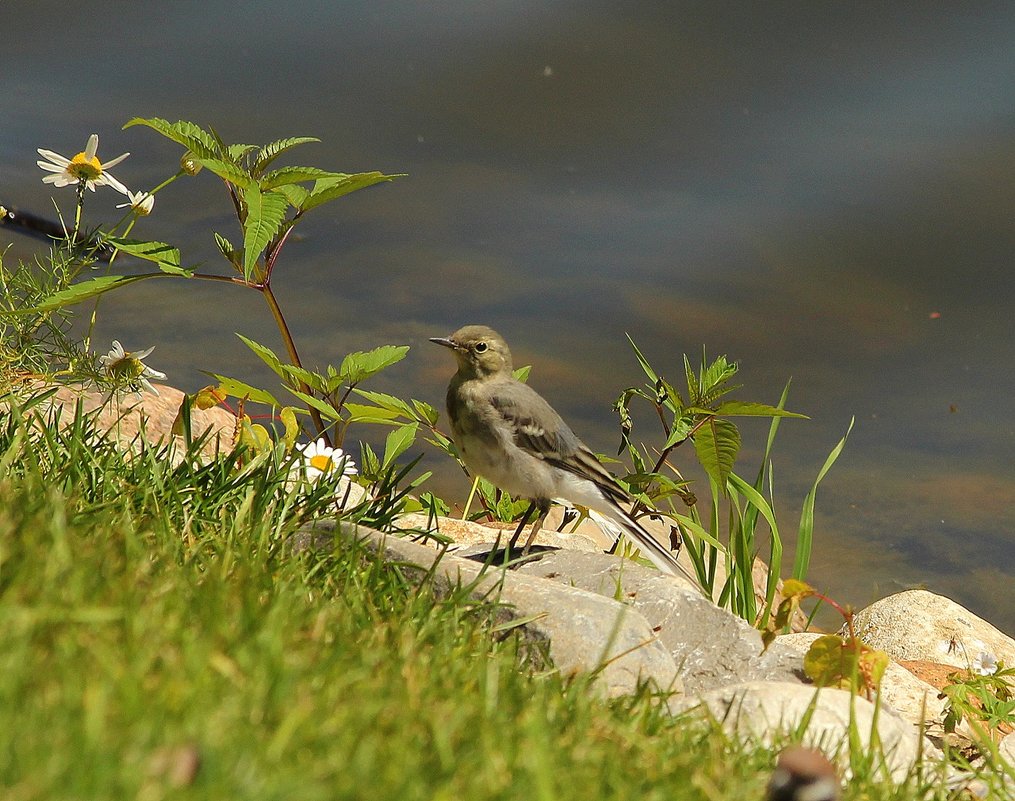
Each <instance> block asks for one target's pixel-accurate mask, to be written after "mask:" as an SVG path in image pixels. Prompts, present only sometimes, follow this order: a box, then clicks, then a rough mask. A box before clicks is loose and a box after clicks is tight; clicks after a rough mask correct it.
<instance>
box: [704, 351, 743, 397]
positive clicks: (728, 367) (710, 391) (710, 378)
mask: <svg viewBox="0 0 1015 801" xmlns="http://www.w3.org/2000/svg"><path fill="white" fill-rule="evenodd" d="M703 361H704V360H703ZM738 369H739V368H738V367H737V364H736V362H727V361H726V357H725V356H720V357H718V358H717V359H716V360H715V361H714V362H712V364H710V365H709V366H708V367H707V368H706V369H705V370H703V371H702V374H701V378H700V381H699V391H700V392H701V395H702V397H704V398H715V397H717V393H718V394H719V395H721V394H725V393H726V392H728V391H729V389H727V388H725V385H726V384H727V383H728V382H729V380H730V379H731V378H733V376H735V375H736V374H737V370H738Z"/></svg>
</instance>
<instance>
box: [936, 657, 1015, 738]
mask: <svg viewBox="0 0 1015 801" xmlns="http://www.w3.org/2000/svg"><path fill="white" fill-rule="evenodd" d="M948 682H949V683H948V684H947V685H946V686H945V687H944V688H942V690H941V694H940V695H939V696H938V697H939V698H943V699H945V719H944V728H945V731H946V732H954V731H955V729H956V727H958V725H959V724H960V723H962V721H963V720H968V721H969V723H970V726H971V727H972V728H973V730H974V731H976V732H978V733H979V734H981V735H982V737H981V739H985V740H987V741H991V742H995V743H996V742H998V741H1000V739H1001V738H1002V737H1003V736H1004V734H1005V729H1003V728H1002V727H1007V731H1011V730H1012V729H1013V728H1015V668H1007V667H1005V666H1004V662H998V663H997V666H996V669H995V670H994V671H993V672H991V673H986V674H979V673H974V672H973V671H971V670H970V671H956V672H955V673H951V674H949V676H948Z"/></svg>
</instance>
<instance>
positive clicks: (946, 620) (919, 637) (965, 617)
mask: <svg viewBox="0 0 1015 801" xmlns="http://www.w3.org/2000/svg"><path fill="white" fill-rule="evenodd" d="M853 625H854V627H855V629H856V633H857V636H858V637H860V639H862V640H863V641H864V642H865V643H867V644H868V645H870V646H871V647H873V648H877V649H879V650H881V651H884V652H885V653H887V654H888V655H889V656H890V657H892V659H903V660H917V659H923V660H927V661H929V662H941V663H943V664H946V665H954V666H955V667H959V668H970V667H972V668H973V669H976V666H977V665H978V664H980V663H982V660H983V655H984V654H988V655H989V656H990V657H992V658H993V659H995V660H1001V661H1003V662H1004V663H1005V664H1006V665H1015V640H1013V639H1012V638H1011V637H1009V636H1008V635H1007V634H1005V633H1003V632H1001V631H999V630H998V629H996V628H995V627H994V626H992V625H991V624H990V623H988V622H987V621H986V620H984V619H983V618H980V617H977V616H976V615H974V614H973V613H972V612H970V611H969V610H968V609H966V608H965V607H963V606H961V605H960V604H957V603H955V601H953V600H951V599H950V598H945V597H944V596H943V595H935V594H934V593H932V592H927V591H926V590H907V591H906V592H900V593H897V594H895V595H890V596H888V597H887V598H882V599H881V600H880V601H875V602H874V603H872V604H871V605H870V606H868V607H867V608H866V609H863V610H861V611H860V612H857V613H856V617H855V619H854V624H853ZM840 633H844V632H840Z"/></svg>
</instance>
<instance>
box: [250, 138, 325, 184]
mask: <svg viewBox="0 0 1015 801" xmlns="http://www.w3.org/2000/svg"><path fill="white" fill-rule="evenodd" d="M320 141H321V140H320V139H318V138H317V137H316V136H290V137H287V138H285V139H276V140H275V141H274V142H269V143H268V144H266V145H264V147H262V148H261V149H260V150H259V151H257V155H256V156H255V157H254V166H253V172H254V174H255V175H260V174H261V173H262V172H264V170H265V168H266V167H267V166H268V165H269V164H271V162H273V161H274V160H275V159H277V158H278V157H279V156H281V155H282V154H283V153H285V152H286V151H287V150H290V149H292V148H294V147H296V146H297V145H304V144H309V143H310V142H320Z"/></svg>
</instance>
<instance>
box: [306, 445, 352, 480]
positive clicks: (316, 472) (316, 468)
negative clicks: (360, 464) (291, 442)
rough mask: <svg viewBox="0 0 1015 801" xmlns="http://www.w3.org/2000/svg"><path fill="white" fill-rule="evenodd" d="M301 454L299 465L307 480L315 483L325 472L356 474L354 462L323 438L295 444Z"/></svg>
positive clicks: (346, 474)
mask: <svg viewBox="0 0 1015 801" xmlns="http://www.w3.org/2000/svg"><path fill="white" fill-rule="evenodd" d="M296 450H298V451H299V452H300V453H301V454H302V455H303V462H302V465H301V468H302V471H303V475H304V476H305V477H306V479H307V481H309V482H311V483H315V482H316V481H317V480H318V479H319V478H320V477H321V476H323V475H324V474H325V473H332V472H338V473H341V474H342V475H343V476H354V475H356V463H355V462H354V461H353V460H352V458H351V457H350V456H349V455H348V454H346V453H345V452H344V451H343V450H342V449H341V448H331V447H328V444H327V443H326V442H325V441H324V438H323V437H322V438H321V439H319V440H317V442H311V443H309V444H297V445H296Z"/></svg>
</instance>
